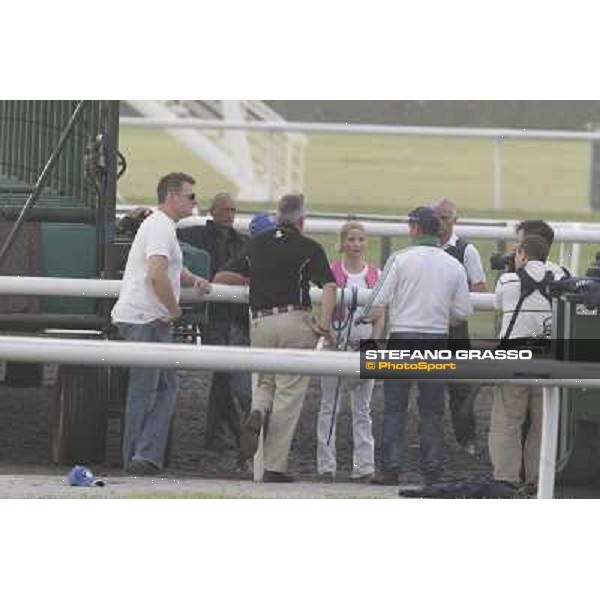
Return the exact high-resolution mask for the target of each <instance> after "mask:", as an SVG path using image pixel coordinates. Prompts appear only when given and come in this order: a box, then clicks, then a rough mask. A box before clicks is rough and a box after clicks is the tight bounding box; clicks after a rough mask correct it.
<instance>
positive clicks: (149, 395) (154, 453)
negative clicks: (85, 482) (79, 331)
mask: <svg viewBox="0 0 600 600" xmlns="http://www.w3.org/2000/svg"><path fill="white" fill-rule="evenodd" d="M194 184H195V181H194V179H193V178H192V177H190V176H189V175H186V174H185V173H169V174H168V175H165V176H164V177H163V178H162V179H161V180H160V181H159V182H158V187H157V196H158V210H156V211H154V212H153V213H152V215H151V216H149V217H147V218H146V219H145V220H144V221H143V223H142V224H141V225H140V228H139V229H138V231H137V234H136V236H135V239H134V240H133V244H132V245H131V249H130V251H129V256H128V258H127V265H126V266H125V272H124V274H123V282H122V284H121V292H120V294H119V299H118V300H117V302H116V304H115V306H114V307H113V310H112V320H113V323H115V325H117V327H118V328H119V331H120V333H121V335H122V336H123V338H124V339H125V340H127V341H129V342H170V341H171V337H172V331H171V323H172V322H173V320H175V319H177V318H179V317H180V316H181V308H180V307H179V294H180V285H184V286H193V287H194V288H195V289H196V292H197V293H198V294H199V295H201V294H204V293H206V292H207V291H208V290H209V289H210V285H209V283H208V282H207V281H206V280H205V279H202V278H201V277H197V276H196V275H193V274H192V273H190V272H189V271H188V270H187V269H185V268H183V261H182V254H181V249H180V248H179V243H178V241H177V236H176V233H175V228H176V224H177V221H179V220H180V219H182V218H184V217H189V216H190V215H191V214H192V211H193V209H194V207H195V206H196V198H195V195H194V192H193V185H194ZM176 391H177V382H176V373H175V371H174V370H172V369H164V368H156V367H131V368H130V369H129V387H128V389H127V405H126V409H125V431H124V434H123V468H124V469H125V470H126V471H127V472H128V473H132V474H134V475H151V474H154V473H157V472H158V471H160V470H161V469H162V467H163V461H164V453H165V447H166V443H167V438H168V433H169V427H170V424H171V419H172V417H173V412H174V410H175V396H176Z"/></svg>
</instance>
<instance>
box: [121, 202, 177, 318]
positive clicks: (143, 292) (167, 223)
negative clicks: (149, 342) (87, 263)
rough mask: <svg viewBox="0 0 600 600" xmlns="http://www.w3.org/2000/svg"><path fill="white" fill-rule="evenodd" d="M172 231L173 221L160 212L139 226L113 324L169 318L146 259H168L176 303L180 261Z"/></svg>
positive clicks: (173, 227)
mask: <svg viewBox="0 0 600 600" xmlns="http://www.w3.org/2000/svg"><path fill="white" fill-rule="evenodd" d="M175 228H176V224H175V221H173V220H172V219H171V218H169V217H168V216H167V215H166V214H165V213H164V212H163V211H162V210H156V211H154V212H153V213H152V215H150V216H149V217H148V218H147V219H145V220H144V221H143V222H142V224H141V225H140V228H139V230H138V232H137V234H136V236H135V239H134V240H133V244H132V245H131V250H130V251H129V256H128V258H127V265H126V267H125V273H124V274H123V282H122V284H121V293H120V294H119V299H118V300H117V303H116V304H115V306H114V307H113V310H112V313H111V316H112V320H113V323H118V322H123V323H149V322H151V321H155V320H156V319H168V318H169V311H168V309H167V307H166V306H165V305H164V304H163V303H162V302H161V301H160V300H159V299H158V297H157V296H156V294H155V293H154V289H153V288H152V285H151V284H150V281H149V279H148V259H149V258H150V257H151V256H165V257H166V258H167V260H168V277H169V281H170V282H171V286H172V288H173V293H174V295H175V298H176V299H177V301H179V295H180V290H181V270H182V267H183V258H182V254H181V248H180V247H179V242H178V241H177V235H176V233H175Z"/></svg>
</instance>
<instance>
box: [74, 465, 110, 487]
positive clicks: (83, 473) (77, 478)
mask: <svg viewBox="0 0 600 600" xmlns="http://www.w3.org/2000/svg"><path fill="white" fill-rule="evenodd" d="M67 483H68V484H69V485H79V486H92V485H98V486H103V485H104V482H103V481H98V480H96V479H94V474H93V473H92V471H91V470H90V469H88V467H84V466H82V465H75V466H74V467H73V468H72V469H71V470H70V471H69V475H68V477H67Z"/></svg>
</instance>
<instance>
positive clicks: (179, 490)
mask: <svg viewBox="0 0 600 600" xmlns="http://www.w3.org/2000/svg"><path fill="white" fill-rule="evenodd" d="M55 374H56V368H53V367H52V366H46V369H45V377H44V385H43V386H42V387H39V388H10V387H7V386H6V385H2V386H0V390H1V392H0V393H1V394H2V403H1V404H0V498H26V497H62V498H72V497H102V498H113V497H127V496H132V495H134V496H135V495H137V494H147V493H154V494H159V495H161V494H164V495H166V496H170V495H177V494H184V495H185V494H206V495H207V496H208V497H232V498H236V497H256V498H263V497H264V498H270V497H292V498H331V497H364V498H376V497H377V498H396V497H397V491H396V489H395V488H394V487H391V488H390V487H380V486H372V485H368V486H367V485H359V484H354V483H351V482H350V469H351V451H352V442H351V439H352V438H351V420H350V409H349V403H348V402H347V401H344V402H343V405H342V409H341V414H340V419H339V424H338V434H337V436H338V463H339V471H338V482H336V484H334V485H324V484H320V483H318V482H317V480H316V475H315V451H316V450H315V448H316V440H315V429H316V417H317V412H318V403H319V397H320V389H319V382H318V379H317V378H313V379H312V382H311V386H310V390H309V394H308V397H307V401H306V402H305V405H304V409H303V411H302V415H301V418H300V424H299V427H298V430H297V433H296V437H295V440H294V444H293V446H292V451H291V455H290V473H292V474H294V475H295V476H297V478H298V480H299V481H298V483H295V484H291V485H283V486H282V485H274V484H270V485H269V484H260V485H259V484H254V483H253V482H251V481H240V476H239V474H237V473H236V456H237V454H236V451H235V449H234V448H233V446H232V445H231V447H222V448H221V449H219V450H207V449H205V448H204V443H203V442H204V425H205V415H206V404H207V396H208V385H209V383H210V375H209V374H208V373H206V372H200V371H197V372H181V373H180V379H179V396H178V404H177V410H176V415H175V424H174V436H173V445H172V452H171V460H170V464H169V467H168V469H167V470H166V472H165V473H164V476H163V477H162V478H160V479H155V480H151V479H144V478H135V477H127V476H124V475H123V474H122V473H121V471H120V469H119V445H120V425H119V421H118V420H117V419H114V420H111V421H109V427H108V443H107V452H106V459H105V462H104V464H103V465H92V468H93V470H94V473H95V474H97V476H99V477H102V478H103V479H105V480H106V482H107V485H106V486H105V487H103V488H90V489H85V488H69V487H68V486H66V485H65V484H64V477H65V475H66V473H67V471H68V466H65V467H61V466H53V465H51V463H50V434H49V422H50V407H51V399H52V392H53V384H54V379H55ZM0 375H1V373H0ZM490 407H491V394H490V388H483V389H482V390H481V392H480V394H479V397H478V400H477V403H476V416H477V422H478V430H479V434H480V440H482V441H483V444H482V446H483V447H482V449H481V453H480V455H479V456H477V457H472V456H469V455H467V454H466V453H465V452H463V451H462V450H461V449H460V447H459V446H458V445H457V444H456V442H455V441H454V438H453V435H452V432H451V428H450V424H449V422H448V419H447V420H446V449H447V456H448V460H447V473H448V475H449V476H450V477H451V476H452V475H454V474H460V475H465V474H473V473H477V472H484V473H489V471H490V465H489V461H488V459H487V456H486V453H485V440H486V439H487V430H488V423H489V414H490ZM372 413H373V427H374V433H375V439H376V453H377V458H379V453H380V443H379V442H380V441H381V430H382V417H383V386H382V382H378V383H377V385H376V386H375V391H374V394H373V402H372ZM408 435H409V437H408V448H407V476H408V479H409V481H411V480H412V481H414V483H417V482H418V473H419V471H418V461H419V447H418V434H417V414H416V410H415V406H414V403H411V408H410V418H409V429H408ZM246 477H248V475H246ZM592 493H593V492H592V491H591V490H575V489H574V488H569V489H563V490H558V493H557V495H559V496H563V497H565V496H566V497H581V496H585V497H596V496H590V494H592Z"/></svg>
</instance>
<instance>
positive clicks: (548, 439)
mask: <svg viewBox="0 0 600 600" xmlns="http://www.w3.org/2000/svg"><path fill="white" fill-rule="evenodd" d="M543 403H544V406H543V417H542V443H541V447H540V471H539V479H538V494H537V497H538V499H543V498H553V497H554V477H555V470H556V446H557V442H558V414H559V408H560V390H559V388H558V387H556V386H554V387H544V388H543Z"/></svg>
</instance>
